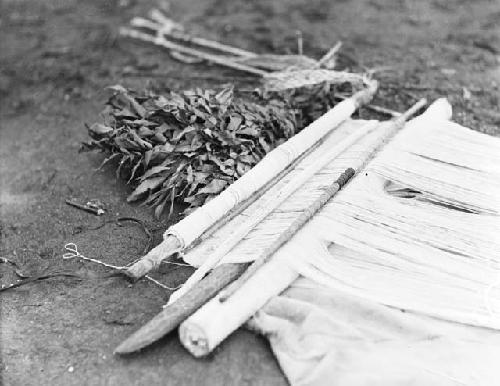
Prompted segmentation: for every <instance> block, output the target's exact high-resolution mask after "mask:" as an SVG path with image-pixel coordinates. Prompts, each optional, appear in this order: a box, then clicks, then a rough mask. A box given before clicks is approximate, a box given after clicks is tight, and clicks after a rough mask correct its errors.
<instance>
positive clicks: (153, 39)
mask: <svg viewBox="0 0 500 386" xmlns="http://www.w3.org/2000/svg"><path fill="white" fill-rule="evenodd" d="M120 34H121V35H122V36H128V37H131V38H134V39H139V40H143V41H145V42H149V43H153V44H156V45H158V46H162V47H165V48H168V49H169V50H175V51H178V52H180V53H182V54H186V55H191V56H194V57H196V58H200V59H204V60H208V61H209V62H212V63H217V64H220V65H221V66H225V67H229V68H232V69H234V70H239V71H244V72H248V73H250V74H254V75H259V76H264V75H266V74H268V72H266V71H262V70H259V69H257V68H254V67H251V66H247V65H245V64H241V63H237V62H234V61H232V60H230V59H228V58H226V57H221V56H219V55H214V54H209V53H206V52H202V51H199V50H196V49H194V48H189V47H184V46H181V45H180V44H177V43H173V42H171V41H169V40H167V39H165V38H164V37H163V36H162V35H157V36H151V35H149V34H147V33H143V32H139V31H136V30H134V29H131V28H123V27H122V28H120Z"/></svg>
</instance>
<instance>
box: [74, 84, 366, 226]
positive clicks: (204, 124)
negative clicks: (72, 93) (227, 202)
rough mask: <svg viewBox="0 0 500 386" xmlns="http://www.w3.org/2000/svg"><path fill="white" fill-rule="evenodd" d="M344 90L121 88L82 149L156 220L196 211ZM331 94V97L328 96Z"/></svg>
mask: <svg viewBox="0 0 500 386" xmlns="http://www.w3.org/2000/svg"><path fill="white" fill-rule="evenodd" d="M339 87H341V88H343V90H342V91H343V92H345V91H346V88H347V90H348V91H353V90H352V89H353V88H355V87H356V86H355V85H353V84H349V83H345V82H344V83H343V84H340V85H335V84H331V83H322V84H317V85H314V86H308V87H302V88H296V89H289V90H284V91H273V92H265V93H264V92H259V91H258V90H257V91H256V92H255V93H253V94H252V95H247V97H246V98H242V97H236V96H235V93H234V90H233V88H232V87H229V88H225V89H223V90H222V91H220V92H215V91H213V90H201V89H196V90H190V91H184V92H179V93H177V92H172V91H171V92H169V93H167V94H165V95H159V94H155V93H153V92H144V93H136V92H133V91H130V90H127V89H125V88H124V87H122V86H113V87H110V89H111V90H112V92H113V95H112V96H111V97H110V99H109V101H108V103H107V104H108V109H107V110H105V123H95V124H93V125H91V126H89V127H88V133H89V136H90V137H91V140H90V141H89V142H88V143H85V144H84V146H83V149H84V150H101V151H103V152H105V153H106V154H107V158H106V159H105V160H104V162H103V164H102V165H101V167H102V166H104V165H105V164H107V163H108V162H110V161H112V160H113V161H115V162H116V165H117V170H116V174H117V177H119V178H126V179H127V181H128V183H133V184H134V185H135V189H134V191H133V192H132V193H131V194H130V195H129V197H128V200H129V201H130V202H132V201H138V200H142V202H143V203H144V204H145V205H148V206H151V207H154V208H155V215H156V216H157V217H159V216H160V215H161V214H162V213H163V212H164V211H165V208H166V207H168V208H169V214H171V213H172V210H173V204H174V202H178V203H183V204H185V205H186V209H185V211H186V213H187V212H189V211H191V210H192V209H194V208H196V207H199V206H201V205H203V204H204V203H205V202H206V201H208V200H209V199H211V198H212V197H214V196H216V195H217V194H218V193H220V192H221V191H222V190H224V189H225V188H227V187H228V186H229V185H230V184H231V183H232V182H234V181H235V180H236V179H238V178H239V177H241V176H242V175H243V174H244V173H245V172H247V171H248V170H249V169H251V168H252V167H253V166H254V165H256V164H257V163H258V162H259V161H260V160H261V159H262V158H263V157H264V156H265V155H266V154H267V153H268V152H269V151H271V150H272V149H274V148H275V147H276V146H278V145H280V144H281V143H283V142H285V141H286V140H287V139H288V138H290V137H292V136H293V135H294V134H296V133H297V132H298V131H300V129H302V128H304V127H305V126H307V125H308V124H309V123H311V122H312V121H314V120H315V119H316V118H318V117H319V116H320V115H322V114H323V113H325V112H326V111H328V110H329V109H330V108H331V107H332V106H333V105H334V91H336V90H337V89H338V88H339ZM334 88H335V90H334Z"/></svg>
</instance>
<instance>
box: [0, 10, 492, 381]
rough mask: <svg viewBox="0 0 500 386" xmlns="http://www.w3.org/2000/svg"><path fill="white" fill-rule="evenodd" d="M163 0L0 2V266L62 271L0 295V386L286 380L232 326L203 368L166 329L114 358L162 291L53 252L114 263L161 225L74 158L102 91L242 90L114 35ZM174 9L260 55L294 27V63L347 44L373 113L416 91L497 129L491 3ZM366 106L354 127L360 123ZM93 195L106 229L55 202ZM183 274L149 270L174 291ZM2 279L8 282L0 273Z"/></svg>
mask: <svg viewBox="0 0 500 386" xmlns="http://www.w3.org/2000/svg"><path fill="white" fill-rule="evenodd" d="M165 4H166V3H162V2H159V1H155V0H151V1H142V2H139V1H136V0H87V1H76V0H64V1H63V0H3V1H0V213H1V228H0V232H1V239H0V243H1V244H0V256H2V257H6V258H8V259H11V260H13V261H15V262H16V263H17V264H18V265H19V267H20V269H21V271H22V273H24V274H25V275H35V274H38V273H40V272H42V271H45V272H60V271H64V272H71V273H74V274H77V275H78V276H79V278H70V277H57V278H53V279H49V280H45V281H39V282H33V283H30V284H27V285H25V286H22V287H19V288H16V289H12V290H9V291H6V292H3V293H1V294H0V297H1V324H0V327H1V372H2V380H3V384H5V385H145V384H148V385H218V384H224V385H243V384H248V385H284V384H286V381H285V379H284V377H283V375H282V374H281V372H280V370H279V367H278V365H277V363H276V361H275V359H274V357H273V355H272V353H271V351H270V349H269V346H268V344H267V342H266V341H265V339H263V338H261V337H258V336H256V335H254V334H252V333H250V332H247V331H244V330H241V331H238V332H237V333H235V334H234V335H233V336H232V337H231V338H230V339H228V341H226V342H225V343H224V344H222V345H221V347H220V348H219V349H218V350H217V351H216V352H215V353H214V354H213V355H211V356H210V357H209V358H206V359H203V360H195V359H193V358H192V357H191V356H190V355H188V353H187V352H186V351H185V350H184V349H183V348H182V347H181V345H180V343H179V341H178V338H177V336H176V335H175V334H171V335H170V336H167V337H166V338H164V339H163V340H162V341H160V342H158V343H157V344H155V345H154V346H153V347H151V348H148V349H147V350H144V351H143V352H141V353H140V354H137V355H132V356H129V357H124V358H122V357H115V356H113V355H112V351H113V348H115V347H116V346H117V345H118V344H119V343H120V342H121V341H122V340H123V339H124V338H125V337H127V336H128V335H129V334H130V333H131V332H133V331H134V330H136V329H137V328H138V327H139V326H141V325H142V324H144V323H145V322H146V321H148V320H149V319H150V318H151V317H152V316H153V315H155V314H156V313H157V312H158V311H159V310H160V307H161V305H162V304H164V303H165V300H166V299H167V298H168V296H169V293H170V292H169V291H165V290H163V289H161V288H159V287H157V286H155V285H153V284H151V283H149V282H147V281H140V282H138V283H136V284H134V285H131V284H129V283H128V282H126V281H125V280H123V279H121V278H116V277H105V275H106V274H107V273H109V271H107V270H106V269H105V268H100V267H96V266H93V265H89V264H83V263H81V262H77V261H73V260H63V259H62V253H63V252H64V251H63V246H64V245H65V244H66V243H68V242H74V243H76V244H77V245H78V248H79V250H80V252H81V253H83V254H84V255H86V256H89V257H95V258H99V259H102V260H104V261H106V262H109V263H112V264H122V265H123V264H126V263H129V262H131V261H132V260H134V259H136V258H138V257H140V256H141V254H142V252H143V249H144V247H145V245H146V243H147V237H146V236H145V234H144V232H143V230H142V229H141V227H139V226H138V225H137V224H133V223H124V224H123V226H118V225H117V224H116V223H115V222H114V221H113V220H114V219H116V218H118V217H121V216H132V217H135V218H138V219H141V220H143V221H144V222H145V223H146V225H147V226H148V228H149V229H151V230H152V232H153V234H154V243H158V242H159V241H160V240H161V234H162V232H163V230H164V229H166V227H167V226H168V221H167V220H166V219H164V220H163V221H155V220H154V219H153V216H152V213H151V212H150V211H149V210H147V209H145V208H143V207H137V206H132V205H129V204H127V202H126V196H127V194H128V193H129V192H130V189H131V187H129V186H127V185H126V184H125V183H124V182H122V181H118V180H116V178H115V176H114V172H113V171H112V170H111V169H106V170H104V171H98V172H97V171H95V169H96V168H97V167H98V166H99V164H100V162H101V161H102V159H103V156H102V155H99V154H88V153H78V149H79V146H80V142H81V141H83V140H85V139H86V130H85V128H84V123H92V122H94V121H96V120H98V119H99V112H100V111H101V109H102V107H103V103H104V102H105V100H106V93H105V92H104V88H105V86H108V85H113V84H116V83H120V84H123V85H125V86H129V87H135V88H143V87H145V86H148V85H150V86H153V87H157V88H159V89H162V88H165V87H170V88H172V89H182V88H187V87H192V86H210V87H220V86H221V85H222V84H224V83H227V82H231V81H235V80H238V81H242V82H243V83H248V82H249V81H248V79H242V78H245V77H247V75H244V74H241V73H238V72H234V71H231V70H227V69H221V68H219V67H217V66H207V65H206V64H201V65H186V64H183V63H179V62H177V61H175V60H174V59H172V58H171V57H170V56H169V54H168V53H166V52H164V51H162V50H160V49H159V48H157V47H151V46H147V45H143V44H139V43H137V42H133V41H130V40H126V39H122V38H119V37H118V35H117V30H118V27H119V26H120V25H124V24H126V23H127V22H128V20H129V19H130V18H131V17H133V16H144V15H146V13H147V11H148V10H149V9H150V8H152V7H156V6H160V7H164V6H165ZM170 14H171V15H172V16H174V17H175V18H176V19H177V20H179V21H181V22H183V23H185V24H187V25H189V26H192V28H193V30H194V31H195V32H196V33H197V34H200V35H203V36H207V37H213V38H215V39H217V40H220V41H224V42H228V43H232V44H235V45H237V46H240V47H242V48H247V49H250V50H254V51H256V52H260V53H290V52H294V51H295V49H296V38H295V36H296V30H301V31H302V32H303V36H304V49H305V53H306V54H308V55H310V56H313V57H316V58H319V57H320V56H321V55H322V54H323V53H324V52H325V51H326V50H327V49H328V48H329V47H331V46H332V45H333V44H334V43H335V42H336V41H337V40H342V41H343V42H344V47H343V49H342V54H341V57H340V61H339V62H340V63H339V68H340V69H343V68H348V69H352V70H367V69H381V68H382V67H386V68H385V71H382V72H378V73H377V74H376V77H377V78H378V79H380V81H381V89H380V92H379V93H378V96H377V98H376V103H377V104H379V105H382V106H386V107H389V108H393V109H397V110H400V111H401V110H403V109H405V108H407V107H408V106H409V105H410V104H411V103H412V102H414V101H416V100H417V99H418V98H420V97H422V96H426V97H428V98H430V99H433V98H436V97H441V96H445V97H448V98H449V99H450V101H451V102H452V104H453V105H454V119H455V120H456V121H458V122H460V123H463V124H466V125H467V126H469V127H471V128H473V129H475V130H479V131H482V132H486V133H489V134H493V135H498V133H499V132H500V130H499V125H500V111H499V85H500V56H499V55H500V2H499V1H498V0H490V1H488V0H481V1H480V0H476V1H466V0H426V1H418V2H417V1H410V0H408V1H405V0H398V1H383V0H359V1H358V0H356V1H355V0H351V1H347V0H344V1H335V2H334V1H328V0H308V1H299V0H286V1H285V0H284V1H273V2H271V1H265V0H258V1H245V0H238V1H230V0H207V1H204V2H201V1H196V0H183V1H180V0H178V1H175V2H172V4H171V7H170ZM371 114H372V113H370V112H369V111H368V110H366V109H363V110H362V111H361V113H360V115H361V116H362V117H369V116H373V115H371ZM70 197H73V198H76V199H80V200H87V199H94V198H95V199H100V200H101V201H103V202H105V203H106V205H107V208H108V213H107V215H106V216H105V220H107V221H108V222H106V223H105V224H104V226H103V227H101V228H100V229H98V230H92V228H94V227H96V226H97V225H99V224H100V222H101V221H102V219H101V218H98V217H96V216H94V215H92V214H88V213H85V212H82V211H79V210H77V209H74V208H72V207H69V206H67V205H66V204H65V199H67V198H70ZM189 273H190V271H189V270H188V269H185V268H180V269H179V268H175V267H167V268H166V269H164V270H163V272H160V273H158V274H157V277H158V278H159V279H161V280H162V282H164V283H166V284H168V285H170V286H176V285H178V284H180V283H181V282H182V281H183V280H185V279H186V277H187V276H188V274H189ZM0 274H1V278H0V280H1V284H9V283H11V282H13V281H15V280H17V279H18V277H17V276H16V275H15V273H14V271H13V267H12V266H11V265H10V264H7V263H0Z"/></svg>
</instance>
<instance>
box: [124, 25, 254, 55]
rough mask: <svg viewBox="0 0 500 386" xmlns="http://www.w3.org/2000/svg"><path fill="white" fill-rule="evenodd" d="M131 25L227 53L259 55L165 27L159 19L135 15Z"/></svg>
mask: <svg viewBox="0 0 500 386" xmlns="http://www.w3.org/2000/svg"><path fill="white" fill-rule="evenodd" d="M130 25H132V26H133V27H140V28H147V29H150V30H152V31H155V32H156V33H160V34H163V35H166V36H169V37H171V38H173V39H177V40H181V41H183V42H185V43H190V44H195V45H198V46H200V47H205V48H210V49H213V50H216V51H220V52H224V53H226V54H231V55H234V56H237V57H241V58H251V57H255V56H257V54H255V53H253V52H250V51H246V50H242V49H240V48H236V47H232V46H228V45H226V44H222V43H219V42H216V41H213V40H209V39H204V38H200V37H196V36H191V35H189V34H187V33H183V32H180V31H176V30H173V29H171V28H168V27H167V28H165V26H164V25H162V24H158V21H156V22H153V21H151V20H148V19H144V18H142V17H134V18H133V19H132V20H131V21H130Z"/></svg>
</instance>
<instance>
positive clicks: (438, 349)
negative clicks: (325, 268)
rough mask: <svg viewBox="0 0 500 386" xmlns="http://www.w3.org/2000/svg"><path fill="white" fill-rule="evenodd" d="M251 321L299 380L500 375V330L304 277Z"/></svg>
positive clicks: (366, 381)
mask: <svg viewBox="0 0 500 386" xmlns="http://www.w3.org/2000/svg"><path fill="white" fill-rule="evenodd" d="M394 290H395V291H397V288H395V289H394ZM247 326H248V327H250V328H251V329H254V330H256V331H258V332H259V333H261V334H264V335H265V336H266V337H267V338H268V339H269V342H270V344H271V347H272V350H273V352H274V353H275V355H276V357H277V359H278V361H279V363H280V366H281V368H282V369H283V371H284V373H285V375H286V377H287V379H288V380H289V382H290V384H291V385H294V386H306V385H314V386H316V385H356V386H357V385H370V386H374V385H384V386H385V385H398V386H399V385H437V384H439V385H497V384H499V382H500V366H498V360H499V358H500V332H498V331H495V330H491V329H487V328H480V327H472V326H468V325H464V324H458V323H453V322H448V321H443V320H440V319H437V318H432V317H428V316H425V315H421V314H417V313H412V312H408V311H405V310H402V309H397V308H392V307H388V306H384V305H381V304H378V303H375V302H372V301H369V300H365V299H362V298H358V297H356V296H352V295H349V294H347V293H344V292H342V291H340V290H334V289H332V288H328V287H325V286H322V285H321V284H318V283H315V282H314V281H312V280H310V279H307V278H304V277H301V278H299V279H297V280H296V281H295V282H294V284H293V285H292V286H291V287H290V288H288V289H287V290H286V291H285V292H284V293H282V294H281V295H279V296H276V297H274V298H273V299H271V300H270V301H269V302H268V303H267V304H266V305H265V306H264V307H263V308H262V309H261V310H260V311H259V312H258V313H257V314H256V315H255V316H254V317H253V318H252V319H251V320H250V321H249V322H248V323H247Z"/></svg>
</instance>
